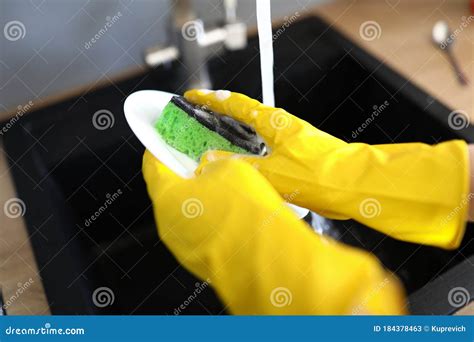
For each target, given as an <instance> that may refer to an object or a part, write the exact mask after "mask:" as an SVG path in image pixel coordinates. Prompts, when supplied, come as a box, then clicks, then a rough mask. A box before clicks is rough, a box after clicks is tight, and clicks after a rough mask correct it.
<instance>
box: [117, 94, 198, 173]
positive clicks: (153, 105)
mask: <svg viewBox="0 0 474 342" xmlns="http://www.w3.org/2000/svg"><path fill="white" fill-rule="evenodd" d="M173 96H176V94H172V93H167V92H165V91H158V90H141V91H137V92H135V93H133V94H131V95H130V96H129V97H127V99H126V100H125V104H124V105H123V110H124V112H125V118H126V119H127V122H128V125H129V126H130V128H131V129H132V131H133V133H135V135H136V136H137V138H138V139H139V140H140V142H141V143H142V144H143V145H144V146H145V147H146V148H147V149H148V150H150V152H151V153H152V154H153V155H154V156H155V157H156V158H158V159H159V160H160V161H161V162H162V163H163V164H165V165H166V166H167V167H168V168H169V169H170V170H172V171H174V172H175V173H176V174H178V175H179V176H181V177H184V178H191V177H192V176H193V175H194V170H195V169H196V167H197V165H198V164H197V163H196V161H194V160H193V159H191V158H189V157H188V156H187V155H185V154H184V153H181V152H179V151H178V150H176V149H174V148H173V147H171V146H170V145H168V144H167V143H166V142H165V141H164V140H163V139H162V138H161V136H160V135H159V134H158V132H157V131H156V128H155V123H156V120H157V119H158V118H159V117H160V115H161V113H162V111H163V108H165V106H166V105H167V104H168V102H169V101H170V100H171V98H172V97H173Z"/></svg>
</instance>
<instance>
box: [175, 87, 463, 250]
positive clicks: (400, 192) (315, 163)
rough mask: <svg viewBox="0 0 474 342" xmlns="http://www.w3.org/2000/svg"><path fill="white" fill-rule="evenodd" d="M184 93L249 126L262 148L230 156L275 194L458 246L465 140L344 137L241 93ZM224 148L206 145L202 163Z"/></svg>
mask: <svg viewBox="0 0 474 342" xmlns="http://www.w3.org/2000/svg"><path fill="white" fill-rule="evenodd" d="M184 96H185V97H186V98H187V99H188V100H189V101H191V102H193V103H196V104H200V105H205V106H206V107H208V108H209V109H210V110H213V111H215V112H218V113H224V114H226V115H229V116H232V117H234V118H235V119H237V120H240V121H242V122H245V123H247V124H249V125H251V126H253V127H254V129H255V130H256V131H257V132H258V133H259V134H260V135H261V136H262V137H263V138H264V140H265V141H266V143H267V145H268V146H269V147H270V153H269V155H267V156H265V157H258V156H235V157H238V158H242V159H244V160H245V161H247V162H249V163H250V164H252V165H253V166H254V167H256V168H257V169H258V170H259V171H260V172H261V173H262V174H263V175H264V176H265V177H266V178H267V179H268V180H269V181H270V183H271V184H272V185H273V186H274V187H275V188H276V190H277V191H278V192H279V193H280V194H282V195H285V194H291V193H292V192H294V191H295V189H297V190H298V191H299V192H300V195H299V196H297V197H296V198H295V201H294V203H295V204H297V205H299V206H302V207H305V208H308V209H311V210H313V211H316V212H318V213H320V214H322V215H324V216H326V217H330V218H353V219H355V220H357V221H359V222H362V223H364V224H366V225H368V226H370V227H373V228H375V229H377V230H379V231H381V232H383V233H385V234H387V235H390V236H392V237H395V238H397V239H400V240H405V241H410V242H416V243H421V244H427V245H433V246H438V247H442V248H457V247H458V246H459V244H460V242H461V240H462V237H463V235H464V229H465V221H466V219H467V210H468V203H467V202H468V201H467V200H468V192H469V178H468V152H467V146H466V143H465V142H463V141H450V142H445V143H441V144H438V145H434V146H430V145H426V144H422V143H406V144H389V145H367V144H362V143H351V144H348V143H346V142H344V141H342V140H340V139H337V138H335V137H333V136H331V135H329V134H327V133H324V132H322V131H320V130H318V129H317V128H315V127H313V126H311V125H310V124H309V123H307V122H306V121H303V120H300V119H298V118H297V117H295V116H293V115H291V114H288V113H287V112H286V111H284V110H283V109H277V108H272V107H267V106H265V105H262V104H261V103H260V102H258V101H256V100H253V99H251V98H249V97H247V96H245V95H242V94H238V93H231V92H228V91H217V92H209V91H201V90H191V91H188V92H186V94H185V95H184ZM229 155H230V154H229V153H225V152H209V153H207V154H206V155H205V156H203V158H202V162H203V163H204V164H205V162H206V161H209V160H215V159H221V158H227V157H229Z"/></svg>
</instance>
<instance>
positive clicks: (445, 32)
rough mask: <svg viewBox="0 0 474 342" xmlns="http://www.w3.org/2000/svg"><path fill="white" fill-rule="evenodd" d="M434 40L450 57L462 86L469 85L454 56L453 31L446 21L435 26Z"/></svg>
mask: <svg viewBox="0 0 474 342" xmlns="http://www.w3.org/2000/svg"><path fill="white" fill-rule="evenodd" d="M432 38H433V42H434V43H435V44H436V45H437V46H438V47H439V48H440V49H441V50H443V51H444V52H446V55H447V57H448V60H449V62H450V63H451V66H452V67H453V69H454V72H455V73H456V76H457V78H458V81H459V83H460V84H461V85H463V86H465V85H467V84H468V79H467V77H466V75H465V74H464V72H463V71H462V69H461V66H460V65H459V63H458V61H457V59H456V58H455V56H454V53H453V50H452V49H451V45H452V44H453V43H454V36H453V35H452V34H451V30H450V29H449V26H448V23H447V22H446V21H444V20H440V21H438V22H436V24H435V25H434V26H433V31H432Z"/></svg>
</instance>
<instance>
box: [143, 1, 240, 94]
mask: <svg viewBox="0 0 474 342" xmlns="http://www.w3.org/2000/svg"><path fill="white" fill-rule="evenodd" d="M222 4H223V6H224V11H225V24H224V25H223V26H219V27H216V28H212V29H205V27H204V23H203V22H202V20H200V19H198V18H196V15H195V13H194V11H193V9H192V6H191V1H190V0H179V1H177V3H176V7H175V8H174V16H173V20H172V21H171V23H172V25H173V27H172V30H173V31H174V32H175V34H174V36H173V37H172V39H171V41H172V42H173V45H172V46H168V47H161V46H157V47H153V48H151V49H148V50H147V51H146V52H145V63H146V64H147V65H148V66H149V67H153V68H154V67H157V66H159V65H162V64H167V63H169V62H172V61H174V60H176V59H177V58H179V59H180V60H181V62H182V64H184V66H185V70H188V73H189V77H188V79H189V83H190V85H191V86H193V87H196V86H202V87H211V84H210V78H209V74H208V72H207V67H206V66H205V64H206V61H207V59H208V58H209V54H210V53H211V51H212V53H215V51H216V50H219V48H220V47H222V46H225V47H226V48H227V49H229V50H240V49H243V48H245V47H246V46H247V25H246V24H245V23H244V22H242V21H239V20H238V19H237V13H236V12H237V11H236V9H237V0H223V2H222ZM211 48H213V49H211ZM216 48H217V49H216Z"/></svg>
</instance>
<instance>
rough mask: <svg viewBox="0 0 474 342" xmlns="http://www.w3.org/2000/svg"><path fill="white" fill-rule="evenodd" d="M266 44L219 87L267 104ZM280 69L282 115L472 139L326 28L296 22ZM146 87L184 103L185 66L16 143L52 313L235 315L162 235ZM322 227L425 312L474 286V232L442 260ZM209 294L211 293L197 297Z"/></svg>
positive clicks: (112, 90) (224, 62)
mask: <svg viewBox="0 0 474 342" xmlns="http://www.w3.org/2000/svg"><path fill="white" fill-rule="evenodd" d="M257 47H258V41H257V40H256V39H255V38H251V39H250V42H249V46H248V48H247V49H245V50H243V51H239V52H232V53H225V54H224V55H223V56H220V57H218V58H217V57H216V58H214V59H213V60H211V61H210V63H209V68H210V73H211V78H212V81H213V83H214V85H215V88H216V89H219V88H226V89H230V90H233V91H238V92H242V93H245V94H247V95H249V96H252V97H255V98H260V97H261V89H260V79H259V76H257V75H259V58H258V54H257V52H258V51H257ZM275 60H276V65H275V80H276V82H275V90H276V99H277V105H278V106H280V107H284V108H285V109H287V110H288V111H289V112H291V113H293V114H296V115H298V116H300V117H301V118H303V119H305V120H307V121H309V122H311V123H312V124H313V125H315V126H317V127H319V128H320V129H322V130H324V131H327V132H329V133H331V134H333V135H335V136H337V137H339V138H342V139H344V140H346V141H363V142H368V143H391V142H409V141H423V142H427V143H436V142H439V141H443V140H448V139H456V138H461V139H465V140H467V141H469V142H473V140H474V139H473V137H474V128H473V127H471V126H469V127H466V128H464V129H462V130H453V129H451V128H450V127H449V125H448V123H447V118H448V115H449V113H450V112H451V110H450V109H448V108H446V107H445V106H444V105H443V104H441V103H439V102H438V101H436V99H433V98H431V97H430V96H429V95H428V94H426V93H424V92H423V91H422V90H420V89H418V88H417V87H415V86H414V85H413V84H411V83H410V82H409V81H408V80H406V79H404V78H402V77H401V76H400V75H398V74H397V73H395V72H393V71H392V70H390V69H389V68H388V67H387V66H385V65H384V64H382V63H381V62H380V61H378V60H377V59H375V58H373V57H372V56H370V55H369V54H367V53H366V52H365V51H363V50H361V49H360V48H359V47H357V46H356V45H354V44H353V43H352V42H350V41H349V40H347V39H346V38H345V37H344V36H342V35H341V34H339V33H338V32H336V31H334V30H333V29H332V28H330V27H329V26H328V25H327V24H326V23H324V22H323V21H321V20H320V19H319V18H317V17H312V18H307V19H304V20H302V21H300V22H297V23H294V24H293V25H292V26H291V27H289V28H287V29H286V31H285V33H284V34H282V35H280V36H279V37H278V38H277V39H276V41H275ZM141 89H159V90H163V91H169V92H175V93H180V92H183V91H184V90H185V88H184V87H183V73H182V70H181V69H180V67H179V63H176V65H172V66H171V67H168V68H159V69H156V70H153V71H150V72H147V73H142V74H137V75H136V76H134V77H130V78H128V79H126V80H123V81H121V82H119V83H116V84H114V85H111V86H108V87H105V88H101V89H97V90H95V91H93V92H90V93H87V94H83V96H81V97H77V98H71V99H69V100H65V101H63V102H60V103H57V104H54V105H52V106H49V107H47V108H42V109H38V110H36V111H35V112H34V113H31V114H29V115H28V116H25V117H24V118H22V121H21V122H19V123H18V124H16V125H14V126H13V127H12V128H11V129H10V130H9V131H8V132H7V133H6V134H5V136H4V143H5V148H6V153H7V154H8V158H9V162H10V164H11V167H12V174H13V177H14V181H15V185H16V188H17V192H18V196H19V197H20V198H22V199H23V200H24V201H25V203H26V205H27V208H28V210H27V212H26V215H25V219H26V223H27V226H28V230H29V233H30V236H31V242H32V245H33V249H34V252H35V256H36V259H37V263H38V267H39V269H40V272H41V276H42V279H43V281H44V287H45V291H46V294H47V297H48V301H49V303H50V306H51V312H52V313H53V314H89V313H95V314H225V313H226V311H225V309H224V307H223V305H222V304H221V302H220V301H219V299H218V298H217V296H216V294H215V293H214V292H213V290H212V288H210V287H208V286H202V284H201V283H200V282H199V280H198V279H196V278H195V277H194V276H193V275H191V274H190V273H189V272H187V271H186V270H185V269H184V268H183V267H181V266H180V265H179V263H178V262H177V261H176V260H175V258H174V257H173V255H172V254H171V253H170V252H169V250H168V249H167V248H166V246H165V245H164V244H163V243H162V242H161V241H160V239H159V238H158V236H157V233H156V228H155V225H154V220H153V216H152V210H151V203H150V201H149V199H148V196H147V193H146V189H145V184H144V182H143V179H142V175H141V158H142V155H143V147H142V145H141V144H140V143H139V142H138V140H137V139H136V138H135V137H134V135H133V134H132V132H131V131H130V129H129V128H128V125H127V123H126V122H125V118H124V115H123V112H122V107H123V101H124V100H125V98H126V97H127V95H128V94H130V93H132V92H134V91H137V90H141ZM374 106H377V107H376V108H374ZM382 107H383V110H381V111H380V113H379V114H378V115H377V118H376V120H374V121H372V122H371V123H370V124H368V125H367V124H366V123H365V122H366V120H367V117H368V116H369V115H371V113H373V112H374V111H376V110H380V109H381V108H382ZM97 113H99V114H97ZM98 115H105V116H107V121H106V122H105V124H102V125H98V124H97V120H95V119H94V118H97V116H98ZM363 124H364V125H365V127H364V128H363V130H362V131H357V128H358V127H363ZM354 132H355V133H354ZM107 201H108V202H107ZM109 202H110V203H109ZM105 203H108V204H107V206H106V208H105V209H104V206H105ZM91 217H94V219H92V218H91ZM323 227H324V233H325V234H328V235H331V236H332V237H334V238H335V239H338V240H340V241H341V242H343V243H347V244H350V245H354V246H357V247H360V248H363V249H366V250H368V251H371V252H373V253H374V254H376V255H377V256H378V257H379V258H380V260H381V261H382V262H383V263H384V264H385V266H386V267H387V268H389V269H390V270H392V271H394V272H395V273H396V274H398V276H399V277H400V278H401V279H402V281H403V282H404V284H405V286H406V289H407V291H408V293H410V294H413V296H412V297H411V298H413V300H414V301H415V302H413V300H412V310H413V312H414V313H424V312H429V313H439V314H442V313H450V312H451V311H452V309H453V308H452V307H449V306H437V307H434V306H430V304H429V301H426V295H423V294H426V293H430V291H435V292H436V293H437V294H443V293H444V292H443V291H448V290H449V289H450V288H447V287H446V286H444V287H443V285H440V284H439V279H440V278H442V276H445V275H446V274H448V275H449V274H451V273H454V274H457V276H456V278H455V279H456V282H455V285H456V286H464V287H466V288H468V287H469V286H471V287H472V286H473V285H472V284H474V281H473V280H472V274H474V272H470V273H469V272H465V267H468V266H466V265H468V264H467V262H468V261H469V260H465V259H466V258H469V257H471V259H472V256H473V255H474V243H473V242H472V240H473V232H474V229H473V228H470V229H468V232H469V233H468V234H466V237H465V239H464V241H463V244H462V247H461V248H460V249H459V250H458V251H443V250H440V249H436V248H430V247H426V246H420V245H416V244H410V243H405V242H401V241H397V240H394V239H391V238H389V237H387V236H385V235H383V234H381V233H378V232H375V231H373V230H371V229H369V228H367V227H365V226H364V225H361V224H359V223H357V222H355V221H351V220H349V221H333V220H325V221H324V224H323ZM472 265H473V263H471V268H470V269H471V270H472ZM458 267H464V268H463V270H464V271H463V272H464V276H463V275H461V276H460V275H459V274H458V273H456V269H457V268H458ZM469 277H471V278H469ZM361 281H363V280H361ZM433 284H434V285H433ZM450 284H451V285H450V286H452V285H453V283H452V282H451V283H450ZM435 285H436V286H435ZM433 286H434V287H433ZM197 287H201V288H203V290H202V291H201V293H200V294H199V296H197V297H195V298H194V297H193V296H192V295H193V292H194V290H195V289H196V288H197ZM100 288H108V291H109V292H108V294H109V300H108V301H107V303H105V304H107V305H103V303H100V302H97V296H96V295H94V293H95V294H97V289H99V290H100ZM470 289H471V293H474V291H472V290H473V289H472V288H470ZM420 291H422V292H420ZM427 291H428V292H427ZM420 293H421V294H420ZM446 293H447V292H446ZM190 296H191V297H190ZM417 298H422V299H420V300H419V301H416V300H417ZM430 298H431V297H430ZM183 307H184V309H183Z"/></svg>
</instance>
